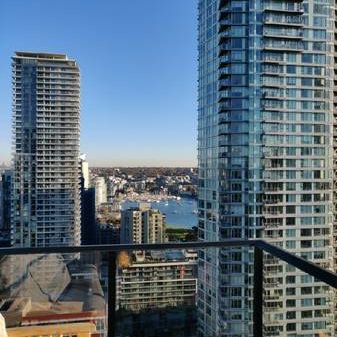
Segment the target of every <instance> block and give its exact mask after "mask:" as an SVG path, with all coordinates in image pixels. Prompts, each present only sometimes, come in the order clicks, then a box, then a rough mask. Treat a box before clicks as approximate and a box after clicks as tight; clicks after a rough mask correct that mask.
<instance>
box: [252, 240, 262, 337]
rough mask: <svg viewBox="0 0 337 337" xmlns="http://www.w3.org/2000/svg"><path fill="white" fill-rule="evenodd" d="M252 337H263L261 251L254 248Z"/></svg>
mask: <svg viewBox="0 0 337 337" xmlns="http://www.w3.org/2000/svg"><path fill="white" fill-rule="evenodd" d="M253 296H254V299H253V336H254V337H262V336H263V251H262V250H261V249H260V248H258V247H256V246H255V247H254V289H253Z"/></svg>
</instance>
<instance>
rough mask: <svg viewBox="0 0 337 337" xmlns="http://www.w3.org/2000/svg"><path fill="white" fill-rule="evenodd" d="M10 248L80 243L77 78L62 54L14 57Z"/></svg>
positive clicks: (72, 62)
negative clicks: (12, 245) (11, 243)
mask: <svg viewBox="0 0 337 337" xmlns="http://www.w3.org/2000/svg"><path fill="white" fill-rule="evenodd" d="M12 68H13V136H14V137H13V138H14V153H13V165H14V175H13V186H14V189H13V199H12V202H13V218H12V230H13V233H14V245H16V246H23V247H41V246H53V245H56V246H61V245H79V244H80V172H79V138H80V73H79V68H78V65H77V63H76V61H75V60H71V59H69V58H68V57H67V56H66V55H63V54H47V53H30V52H16V53H15V55H14V57H13V63H12Z"/></svg>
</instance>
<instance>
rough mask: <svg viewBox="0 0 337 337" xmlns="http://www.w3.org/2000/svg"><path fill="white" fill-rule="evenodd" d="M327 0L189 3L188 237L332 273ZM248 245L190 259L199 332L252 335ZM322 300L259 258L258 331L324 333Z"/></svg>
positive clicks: (327, 322) (329, 305)
mask: <svg viewBox="0 0 337 337" xmlns="http://www.w3.org/2000/svg"><path fill="white" fill-rule="evenodd" d="M334 7H335V2H334V1H323V0H303V1H302V0H291V1H290V0H255V1H248V0H240V1H239V0H200V1H199V110H198V121H199V126H198V130H199V137H198V140H199V144H198V148H199V178H200V179H199V233H200V234H199V237H200V239H201V240H228V239H240V238H242V239H253V238H264V239H265V240H268V241H269V242H271V243H273V244H275V245H278V246H281V247H283V248H285V249H287V250H289V251H291V252H293V253H296V254H298V255H300V256H302V257H304V258H306V259H309V260H311V261H314V262H315V263H318V264H320V265H321V266H323V267H324V268H327V269H332V268H333V195H332V188H333V129H332V127H333V103H334V98H333V97H334V96H333V90H334V83H333V80H334V27H335V25H334V19H335V18H334V16H335V8H334ZM252 258H253V252H252V251H251V250H250V249H248V248H240V247H237V248H233V249H226V250H220V251H216V250H211V249H209V250H208V251H205V252H203V253H201V254H200V263H199V302H198V307H199V309H198V310H199V317H200V334H201V335H202V336H226V337H236V336H240V337H245V336H251V335H252V280H253V270H252ZM331 296H333V295H332V293H331V292H329V291H328V287H326V286H324V284H322V283H317V282H314V280H313V278H311V277H309V276H308V275H305V274H303V273H301V272H299V271H298V270H295V269H293V268H290V267H289V266H287V265H285V264H282V263H280V262H279V261H277V260H275V259H270V258H268V259H266V260H265V273H264V305H265V308H264V309H265V310H264V312H265V316H264V335H265V336H287V337H290V336H312V337H313V336H318V333H321V334H325V335H326V336H330V335H332V334H333V328H334V327H333V324H332V321H333V319H332V318H333V302H332V301H331Z"/></svg>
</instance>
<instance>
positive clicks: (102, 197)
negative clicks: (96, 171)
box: [94, 177, 108, 208]
mask: <svg viewBox="0 0 337 337" xmlns="http://www.w3.org/2000/svg"><path fill="white" fill-rule="evenodd" d="M94 186H95V204H96V208H97V207H98V206H99V205H100V204H103V203H105V202H107V200H108V197H107V192H108V190H107V184H106V182H105V178H104V177H96V178H95V183H94Z"/></svg>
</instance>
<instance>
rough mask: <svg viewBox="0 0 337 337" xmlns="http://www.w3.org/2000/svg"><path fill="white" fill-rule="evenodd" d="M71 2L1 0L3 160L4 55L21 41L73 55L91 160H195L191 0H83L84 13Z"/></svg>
mask: <svg viewBox="0 0 337 337" xmlns="http://www.w3.org/2000/svg"><path fill="white" fill-rule="evenodd" d="M63 3H64V4H65V2H64V1H63ZM65 7H66V8H67V11H64V10H63V9H64V8H65ZM77 7H78V6H77V4H76V3H68V2H67V4H66V6H62V1H61V2H59V3H58V6H57V7H56V8H53V11H52V12H50V10H49V8H48V5H47V4H46V3H43V2H42V1H36V2H34V3H30V4H29V6H28V5H27V6H26V5H22V3H21V4H20V5H19V3H18V1H10V2H9V1H5V2H1V4H0V13H1V14H2V15H1V14H0V17H1V23H0V31H1V33H0V36H1V39H2V46H1V47H2V61H1V62H0V70H1V73H2V74H3V76H2V77H1V79H0V90H1V93H2V99H1V103H0V110H1V112H2V113H1V114H0V116H1V117H0V124H1V125H2V133H1V135H0V145H1V146H0V162H5V163H9V162H10V157H11V145H10V125H11V73H10V57H11V56H12V55H13V53H14V52H15V51H18V50H19V51H20V50H25V51H32V52H48V53H66V54H67V55H69V57H71V58H75V59H76V60H78V63H79V66H80V70H81V87H82V92H81V102H82V106H81V152H82V153H87V155H88V162H89V164H90V166H101V167H103V166H105V167H107V166H120V167H121V166H173V167H174V166H181V167H183V166H185V167H188V166H196V164H197V155H196V123H197V118H196V115H197V113H196V96H197V95H196V91H197V90H196V86H197V76H196V55H197V43H196V33H197V25H196V9H197V8H196V7H197V5H196V3H194V2H181V1H173V2H170V3H169V4H167V3H166V4H165V3H163V4H160V5H159V4H158V3H157V2H156V1H148V2H146V3H145V4H140V3H139V4H137V3H135V4H133V6H131V7H130V6H128V5H126V4H123V3H120V2H113V3H110V2H108V1H103V2H101V3H100V6H99V8H97V6H95V5H94V4H89V3H81V17H77V16H76V15H74V13H75V12H76V10H77ZM150 10H151V16H149V14H148V13H149V11H150ZM14 11H15V16H16V18H17V25H16V26H15V27H12V28H11V29H9V27H10V22H9V20H10V17H11V15H12V14H13V13H14ZM164 12H165V19H166V21H165V24H163V23H162V22H161V20H160V19H159V18H160V17H161V15H162V13H164ZM121 13H125V15H121ZM126 16H127V17H126ZM90 20H91V21H92V23H93V27H95V29H94V30H88V29H87V22H89V21H90ZM60 22H61V23H62V25H59V23H60ZM41 26H43V27H44V29H43V30H41V29H40V28H41ZM70 27H71V28H70ZM83 32H85V33H86V38H85V39H84V38H83ZM135 32H137V35H136V34H135ZM137 37H138V38H137ZM154 46H155V48H153V47H154ZM123 65H124V66H123Z"/></svg>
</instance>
